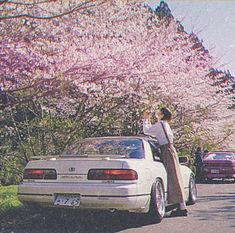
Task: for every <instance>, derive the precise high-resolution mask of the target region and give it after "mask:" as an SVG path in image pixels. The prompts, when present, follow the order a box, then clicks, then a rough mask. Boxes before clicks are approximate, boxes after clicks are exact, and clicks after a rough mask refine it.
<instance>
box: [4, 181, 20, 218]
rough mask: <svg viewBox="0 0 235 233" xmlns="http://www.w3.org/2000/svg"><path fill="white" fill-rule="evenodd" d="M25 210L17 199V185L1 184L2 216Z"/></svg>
mask: <svg viewBox="0 0 235 233" xmlns="http://www.w3.org/2000/svg"><path fill="white" fill-rule="evenodd" d="M23 210H25V207H24V206H23V204H22V203H21V202H20V201H19V200H18V199H17V185H10V186H0V216H2V215H3V216H6V215H8V214H12V213H14V212H15V213H16V212H17V213H18V212H19V211H23Z"/></svg>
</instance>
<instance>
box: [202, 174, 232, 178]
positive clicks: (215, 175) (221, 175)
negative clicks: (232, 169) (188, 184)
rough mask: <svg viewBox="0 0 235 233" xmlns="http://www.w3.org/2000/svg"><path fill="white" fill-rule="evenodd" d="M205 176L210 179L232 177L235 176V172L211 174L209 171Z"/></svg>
mask: <svg viewBox="0 0 235 233" xmlns="http://www.w3.org/2000/svg"><path fill="white" fill-rule="evenodd" d="M204 178H208V179H232V178H235V174H211V173H207V174H205V175H204Z"/></svg>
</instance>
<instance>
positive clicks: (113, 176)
mask: <svg viewBox="0 0 235 233" xmlns="http://www.w3.org/2000/svg"><path fill="white" fill-rule="evenodd" d="M87 179H88V180H137V179H138V174H137V172H136V171H134V170H132V169H90V170H89V172H88V176H87Z"/></svg>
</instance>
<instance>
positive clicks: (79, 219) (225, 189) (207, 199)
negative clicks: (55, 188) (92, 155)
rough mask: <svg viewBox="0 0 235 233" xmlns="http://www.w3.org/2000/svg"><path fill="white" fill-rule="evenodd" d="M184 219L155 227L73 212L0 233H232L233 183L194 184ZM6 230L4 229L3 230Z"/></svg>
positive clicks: (137, 219)
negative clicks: (195, 191)
mask: <svg viewBox="0 0 235 233" xmlns="http://www.w3.org/2000/svg"><path fill="white" fill-rule="evenodd" d="M188 209H189V216H188V217H174V218H173V217H169V216H168V217H167V216H166V217H165V218H164V219H163V221H162V222H161V223H159V224H155V223H153V222H149V221H148V220H146V219H144V218H143V216H142V215H133V214H132V215H130V214H125V215H120V214H110V213H108V214H93V213H83V214H78V213H77V212H76V211H70V212H68V213H67V212H65V214H64V215H63V217H61V216H60V215H59V214H60V213H59V214H58V213H57V214H56V213H55V215H53V214H54V212H50V211H49V212H50V213H49V212H48V213H46V214H45V215H38V214H35V216H32V217H31V220H30V221H25V220H22V222H21V224H20V226H15V227H14V226H12V227H11V229H10V228H8V227H6V228H5V230H2V231H1V230H0V232H1V233H2V232H3V233H8V232H14V233H39V232H40V233H117V232H121V233H151V232H152V233H155V232H156V233H235V183H232V182H231V183H225V184H221V183H213V184H198V202H197V203H196V204H195V205H193V206H189V207H188ZM7 228H8V229H7Z"/></svg>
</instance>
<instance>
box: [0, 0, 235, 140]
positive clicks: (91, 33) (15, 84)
mask: <svg viewBox="0 0 235 233" xmlns="http://www.w3.org/2000/svg"><path fill="white" fill-rule="evenodd" d="M12 2H13V1H12ZM12 2H10V1H2V4H1V6H2V5H3V6H4V7H3V8H1V10H2V12H3V13H4V14H2V15H3V16H2V18H1V21H0V24H1V27H2V28H3V30H2V31H1V41H0V53H1V56H0V65H1V67H3V69H1V71H0V79H1V95H4V96H5V97H4V98H5V99H4V98H2V100H4V101H2V105H1V108H2V109H3V110H4V111H5V110H6V111H8V112H9V116H11V117H12V116H13V117H14V114H13V113H14V111H15V110H16V107H17V106H22V104H26V103H27V102H29V100H33V102H34V101H38V102H39V103H40V105H39V107H38V109H39V112H40V110H42V111H43V112H45V114H46V115H47V116H48V118H49V119H52V118H53V119H57V120H58V119H60V120H59V121H61V122H65V121H66V120H68V119H69V120H70V121H71V122H72V123H71V125H72V126H71V127H69V130H68V131H67V132H66V133H65V134H64V135H63V137H61V141H65V138H66V136H67V140H66V141H68V143H69V141H70V139H71V140H73V138H74V137H76V135H77V134H78V132H80V133H81V134H80V135H79V136H81V137H84V136H90V135H97V134H99V135H102V134H103V133H104V132H106V134H107V133H110V134H113V133H118V134H123V133H125V134H130V133H131V134H137V133H139V132H140V131H141V113H142V112H143V111H144V110H145V109H147V108H148V109H150V110H151V111H154V110H156V109H157V108H158V106H159V105H161V104H164V105H168V106H169V107H171V108H172V109H173V110H174V111H175V113H176V116H177V118H176V120H175V121H174V130H175V132H176V135H178V136H177V138H179V139H180V138H182V137H181V136H182V132H184V131H185V130H186V128H187V127H190V129H191V134H192V135H193V132H194V133H195V134H196V133H197V135H199V136H202V137H204V138H205V139H206V138H207V137H208V138H212V139H219V141H221V140H222V139H223V138H224V137H225V135H226V136H229V135H230V134H231V132H232V130H233V129H234V128H233V127H234V125H235V124H234V112H233V111H232V110H228V106H229V105H231V103H232V100H231V97H232V95H233V94H234V93H233V91H227V90H228V89H229V87H231V85H232V82H233V81H234V78H233V77H231V79H230V81H229V82H225V83H224V84H223V85H221V83H218V82H217V81H218V79H217V77H216V76H213V75H211V73H210V72H211V67H213V65H214V60H213V58H212V57H211V56H210V54H209V52H208V51H207V50H206V49H205V48H204V46H203V45H202V43H201V42H200V40H199V38H198V37H197V35H195V34H188V33H186V32H185V31H184V30H183V28H182V25H181V24H180V23H179V22H176V21H174V19H173V18H172V17H170V19H169V18H164V15H160V16H159V14H157V12H154V11H153V10H151V9H150V8H149V7H148V6H145V5H144V4H142V3H141V1H114V0H110V1H84V2H82V1H74V3H71V1H62V2H61V1H56V2H53V1H45V2H43V1H42V2H39V1H34V2H33V4H32V5H30V6H28V5H27V2H24V4H22V5H21V4H16V2H14V3H12ZM4 4H5V5H4ZM9 4H12V5H13V8H14V9H12V10H11V8H9ZM47 4H50V5H47ZM74 4H77V5H74ZM46 6H48V7H46ZM49 6H50V7H49ZM76 6H78V7H77V8H76V10H73V9H74V8H75V7H76ZM167 17H168V16H167ZM166 19H167V20H166ZM30 104H31V103H30ZM9 106H11V109H9ZM27 108H30V109H32V107H31V106H27ZM36 112H37V111H36ZM180 113H183V114H184V116H185V117H182V114H180ZM35 115H37V114H35ZM186 116H187V117H186ZM183 118H185V119H186V118H187V121H186V120H185V119H183ZM41 119H44V118H43V117H42V118H41ZM190 119H191V122H190ZM227 119H229V121H228V120H227ZM43 122H44V123H45V121H43ZM179 122H180V124H179ZM186 122H187V124H186ZM132 124H133V125H132ZM45 125H47V124H46V123H45ZM128 125H129V126H128ZM130 125H132V126H131V130H129V128H128V127H130ZM47 127H49V126H48V125H47ZM226 127H228V128H227V130H226V132H224V128H225V129H226ZM107 131H108V132H107ZM199 132H200V133H199ZM58 134H59V131H57V132H56V134H53V136H51V137H50V139H51V140H52V141H53V140H54V138H55V135H58ZM68 135H69V136H68ZM184 139H185V138H183V139H181V142H182V141H184ZM22 140H23V139H22ZM47 140H48V138H47Z"/></svg>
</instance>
